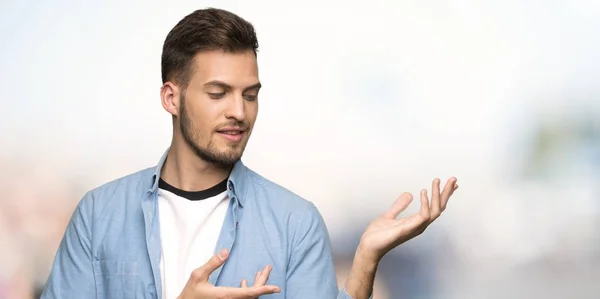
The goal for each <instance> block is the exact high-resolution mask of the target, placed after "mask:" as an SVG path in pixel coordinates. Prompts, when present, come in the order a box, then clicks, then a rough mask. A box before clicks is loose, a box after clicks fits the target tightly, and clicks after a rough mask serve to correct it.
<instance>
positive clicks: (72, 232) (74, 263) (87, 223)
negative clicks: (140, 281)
mask: <svg viewBox="0 0 600 299" xmlns="http://www.w3.org/2000/svg"><path fill="white" fill-rule="evenodd" d="M92 204H93V202H92V196H91V194H90V193H87V194H86V195H85V196H84V197H83V199H82V200H81V201H80V202H79V204H78V205H77V208H75V211H74V212H73V215H72V216H71V220H70V221H69V224H68V226H67V230H66V232H65V234H64V236H63V239H62V241H61V243H60V246H59V247H58V251H57V253H56V257H55V258H54V263H53V265H52V270H51V272H50V277H49V278H48V282H47V283H46V286H45V288H44V292H43V293H42V296H41V299H59V298H60V299H63V298H94V297H95V295H96V286H95V282H94V270H93V266H92V250H91V248H92V243H91V235H92V231H91V228H92V225H91V224H92V223H91V222H92Z"/></svg>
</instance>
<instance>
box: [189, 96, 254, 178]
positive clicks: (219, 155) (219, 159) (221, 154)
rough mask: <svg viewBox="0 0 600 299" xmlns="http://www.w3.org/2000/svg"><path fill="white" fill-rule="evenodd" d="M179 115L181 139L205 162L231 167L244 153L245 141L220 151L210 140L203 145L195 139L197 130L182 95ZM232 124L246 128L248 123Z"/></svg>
mask: <svg viewBox="0 0 600 299" xmlns="http://www.w3.org/2000/svg"><path fill="white" fill-rule="evenodd" d="M179 115H180V118H181V121H180V122H179V129H180V131H181V135H182V136H183V140H184V141H185V143H186V144H187V145H188V146H189V147H190V148H191V149H192V151H193V152H194V154H196V156H197V157H198V158H200V159H202V160H203V161H205V162H207V163H210V164H213V165H215V166H217V167H222V168H228V167H232V166H233V165H234V164H235V163H237V162H238V161H239V160H240V159H241V158H242V154H243V153H244V149H245V147H246V144H245V143H242V144H240V145H239V150H236V148H230V150H224V151H220V150H219V149H218V148H217V147H216V146H215V145H214V144H213V142H212V140H211V141H209V142H208V144H207V145H206V146H204V147H203V146H201V145H200V144H199V142H197V141H196V140H197V139H199V138H198V136H199V134H198V131H199V130H198V129H197V128H196V127H195V126H194V123H193V122H192V120H191V119H190V117H189V116H188V115H187V110H186V109H185V98H184V97H182V98H181V106H180V109H179ZM233 125H239V126H240V127H243V128H248V125H247V124H245V123H235V124H233ZM247 134H249V131H247ZM242 142H243V141H242Z"/></svg>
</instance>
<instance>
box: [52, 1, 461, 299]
mask: <svg viewBox="0 0 600 299" xmlns="http://www.w3.org/2000/svg"><path fill="white" fill-rule="evenodd" d="M257 49H258V42H257V39H256V35H255V32H254V28H253V27H252V25H251V24H250V23H248V22H246V21H245V20H243V19H241V18H240V17H238V16H236V15H234V14H232V13H230V12H227V11H224V10H219V9H205V10H198V11H195V12H193V13H192V14H190V15H188V16H186V17H185V18H184V19H183V20H181V21H180V22H179V23H178V24H177V25H176V26H175V27H174V28H173V29H172V30H171V32H170V33H169V34H168V36H167V38H166V40H165V43H164V47H163V54H162V79H163V86H162V88H161V93H160V95H161V100H162V105H163V107H164V109H165V110H166V111H167V112H169V113H170V114H171V115H172V118H173V139H172V142H171V146H170V148H169V149H168V151H167V152H166V153H165V154H164V155H163V157H162V158H161V160H160V162H159V163H158V165H157V166H156V167H152V168H149V169H145V170H142V171H140V172H137V173H134V174H131V175H128V176H126V177H123V178H120V179H118V180H115V181H113V182H110V183H107V184H105V185H103V186H101V187H98V188H96V189H94V190H92V191H90V192H88V193H87V194H86V195H85V196H84V198H83V199H82V200H81V201H80V203H79V204H78V206H77V208H76V210H75V212H74V214H73V216H72V219H71V221H70V223H69V225H68V227H67V230H66V232H65V235H64V238H63V240H62V242H61V245H60V247H59V249H58V252H57V255H56V258H55V261H54V265H53V269H52V272H51V274H50V278H49V280H48V283H47V286H46V289H45V291H44V293H43V295H42V298H44V299H50V298H93V297H95V298H111V299H117V298H168V299H171V298H181V299H194V298H202V299H206V298H257V297H258V296H262V295H268V294H272V295H269V296H265V297H270V298H287V299H290V298H295V299H307V298H317V299H328V298H331V299H333V298H336V297H337V298H368V297H369V296H370V295H371V293H372V286H373V279H374V276H375V271H376V268H377V264H378V263H379V260H380V259H381V258H382V257H383V255H384V254H385V253H387V252H388V251H389V250H391V249H393V248H394V247H396V246H398V245H399V244H401V243H403V242H405V241H406V240H408V239H410V238H412V237H414V236H416V235H418V234H420V233H421V232H422V231H423V230H424V229H425V228H426V227H427V225H428V224H429V223H430V222H431V221H433V220H434V219H435V218H436V217H437V216H439V214H440V213H441V211H442V210H443V209H444V208H445V205H446V202H447V200H448V198H449V197H450V196H451V194H452V192H453V191H454V190H455V188H456V179H454V178H452V179H451V180H450V181H449V182H448V183H447V184H446V186H445V188H444V190H443V192H440V189H439V180H435V181H434V184H433V190H432V192H433V194H432V201H431V204H430V203H429V200H428V198H427V195H426V193H425V191H423V192H422V194H421V210H420V212H419V213H418V214H415V215H413V216H410V217H408V218H403V219H399V220H397V219H396V217H397V216H398V214H399V213H400V212H401V211H402V210H403V209H404V208H406V206H407V205H408V204H409V203H410V201H411V199H412V197H411V196H410V194H403V195H402V196H401V197H400V198H399V199H398V200H397V201H396V202H395V203H394V205H393V206H392V208H391V209H390V210H389V211H387V212H386V213H385V214H383V215H382V216H381V217H379V218H377V219H376V220H375V221H373V222H372V223H371V224H370V225H369V227H368V228H367V229H366V231H365V233H364V234H363V236H362V238H361V242H360V245H359V247H358V248H357V250H356V255H355V258H354V263H353V265H352V267H351V270H350V273H349V275H348V278H347V280H346V283H345V284H344V287H342V289H341V290H339V289H338V286H337V282H336V277H335V271H334V268H333V260H332V253H331V247H330V241H329V236H328V233H327V230H326V227H325V224H324V223H323V219H322V218H321V215H320V214H319V212H318V211H317V209H316V208H315V206H314V205H313V204H312V203H310V202H308V201H306V200H304V199H302V198H300V197H299V196H297V195H295V194H293V193H292V192H290V191H288V190H286V189H284V188H283V187H280V186H278V185H276V184H275V183H273V182H270V181H269V180H267V179H265V178H263V177H261V176H260V175H258V174H257V173H255V172H253V171H252V170H250V169H248V168H247V167H246V166H244V164H243V163H242V162H241V161H240V159H241V157H242V154H243V152H244V148H245V146H246V143H247V142H248V138H249V137H250V134H251V132H252V129H253V126H254V122H255V120H256V117H257V112H258V93H259V90H260V88H261V83H260V81H259V78H258V67H257V57H256V52H257ZM440 193H441V194H440ZM267 282H268V284H267Z"/></svg>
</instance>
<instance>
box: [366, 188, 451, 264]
mask: <svg viewBox="0 0 600 299" xmlns="http://www.w3.org/2000/svg"><path fill="white" fill-rule="evenodd" d="M456 182H457V179H456V178H454V177H452V178H450V179H449V180H448V181H447V182H446V185H445V186H444V189H443V191H441V192H440V180H439V179H434V180H433V183H432V186H431V189H432V190H431V192H432V196H431V202H429V198H428V196H427V190H426V189H423V190H421V194H420V197H421V208H420V210H419V212H418V213H416V214H413V215H410V216H408V217H403V218H399V219H397V217H398V215H399V214H400V213H401V212H402V211H404V210H405V209H406V207H408V205H409V204H410V203H411V201H412V199H413V196H412V195H411V194H410V193H403V194H402V195H400V197H398V199H397V200H396V201H395V202H394V204H393V205H392V207H391V208H390V209H389V210H387V211H386V212H385V213H383V214H382V215H381V216H379V217H377V219H375V220H373V221H372V222H371V223H370V224H369V226H367V228H366V230H365V232H364V233H363V235H362V237H361V241H360V248H361V250H363V251H365V252H368V253H369V254H370V255H372V256H373V257H374V258H376V259H380V258H381V257H383V256H384V255H385V254H386V253H387V252H389V251H390V250H392V249H394V248H395V247H397V246H398V245H400V244H402V243H404V242H406V241H408V240H410V239H412V238H414V237H416V236H418V235H420V234H421V233H423V231H425V229H426V228H427V226H429V224H431V223H432V222H433V221H435V220H436V219H437V218H438V217H439V216H440V214H441V213H442V212H443V211H444V210H445V209H446V205H447V203H448V199H450V196H452V194H453V193H454V191H455V190H456V189H457V188H458V185H457V184H456Z"/></svg>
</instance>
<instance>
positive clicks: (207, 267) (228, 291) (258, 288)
mask: <svg viewBox="0 0 600 299" xmlns="http://www.w3.org/2000/svg"><path fill="white" fill-rule="evenodd" d="M228 257H229V252H228V251H227V249H221V251H219V253H218V254H217V255H215V256H213V257H212V258H211V259H210V260H209V261H208V262H207V263H206V264H204V265H203V266H202V267H200V268H197V269H196V270H194V271H193V272H192V275H190V279H189V280H188V282H187V284H186V285H185V287H184V288H183V291H181V295H179V297H178V299H220V298H230V299H254V298H257V297H258V296H262V295H268V294H274V293H279V292H280V289H279V287H278V286H272V285H265V283H266V281H267V278H268V277H269V273H270V272H271V267H270V266H266V267H265V268H264V269H263V270H262V271H260V272H257V273H256V277H255V283H254V285H253V286H248V284H247V282H246V280H245V279H244V280H243V281H242V282H241V287H240V288H234V287H217V286H214V285H212V284H211V283H210V282H208V277H209V276H210V274H211V273H212V272H213V271H215V270H216V269H218V268H219V267H220V266H221V265H223V263H225V260H227V258H228Z"/></svg>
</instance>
